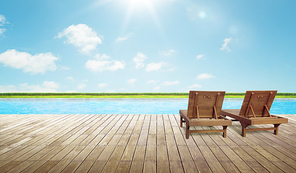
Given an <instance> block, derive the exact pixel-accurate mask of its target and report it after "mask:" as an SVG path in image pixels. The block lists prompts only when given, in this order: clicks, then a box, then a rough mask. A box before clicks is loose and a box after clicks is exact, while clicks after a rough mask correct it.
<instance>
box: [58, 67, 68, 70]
mask: <svg viewBox="0 0 296 173" xmlns="http://www.w3.org/2000/svg"><path fill="white" fill-rule="evenodd" d="M59 69H60V70H70V67H66V66H61V67H59Z"/></svg>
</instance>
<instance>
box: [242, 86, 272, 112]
mask: <svg viewBox="0 0 296 173" xmlns="http://www.w3.org/2000/svg"><path fill="white" fill-rule="evenodd" d="M276 93H277V91H276V90H272V91H247V92H246V95H245V98H244V101H243V104H242V107H241V110H240V113H239V115H240V116H243V117H248V118H256V117H270V116H271V115H270V112H269V110H270V107H271V105H272V102H273V100H274V98H275V95H276Z"/></svg>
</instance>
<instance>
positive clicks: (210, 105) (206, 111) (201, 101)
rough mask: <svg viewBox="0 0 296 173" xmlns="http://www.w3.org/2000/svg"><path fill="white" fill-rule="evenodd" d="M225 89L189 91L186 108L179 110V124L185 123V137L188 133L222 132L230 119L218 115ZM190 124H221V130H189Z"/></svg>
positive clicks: (224, 135)
mask: <svg viewBox="0 0 296 173" xmlns="http://www.w3.org/2000/svg"><path fill="white" fill-rule="evenodd" d="M224 95H225V91H190V92H189V100H188V109H187V110H180V111H179V112H180V126H181V127H182V123H183V122H185V123H186V139H188V138H189V133H203V132H204V133H207V132H223V137H224V138H226V130H227V126H229V125H231V123H232V121H231V120H228V119H226V118H225V117H222V116H220V112H221V109H222V104H223V100H224ZM190 126H223V130H189V128H190Z"/></svg>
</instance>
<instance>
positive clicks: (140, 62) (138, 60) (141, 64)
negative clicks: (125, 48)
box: [133, 52, 147, 69]
mask: <svg viewBox="0 0 296 173" xmlns="http://www.w3.org/2000/svg"><path fill="white" fill-rule="evenodd" d="M146 59H147V56H146V55H144V54H143V53H142V52H138V53H137V56H135V57H134V58H133V61H134V62H135V63H136V68H137V69H139V68H142V67H144V66H145V64H144V61H145V60H146Z"/></svg>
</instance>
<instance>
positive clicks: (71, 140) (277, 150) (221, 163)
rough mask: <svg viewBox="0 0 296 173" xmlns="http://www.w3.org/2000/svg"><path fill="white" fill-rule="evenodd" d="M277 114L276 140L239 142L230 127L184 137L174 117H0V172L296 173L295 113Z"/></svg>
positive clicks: (255, 135) (256, 135)
mask: <svg viewBox="0 0 296 173" xmlns="http://www.w3.org/2000/svg"><path fill="white" fill-rule="evenodd" d="M281 116H283V117H286V118H288V119H289V123H287V124H282V125H281V126H280V134H279V135H274V134H273V131H250V132H248V136H247V137H242V136H241V135H240V134H241V126H240V124H239V122H233V125H232V126H229V127H228V130H227V133H228V135H227V138H223V137H222V136H221V134H220V133H192V134H190V136H189V139H186V129H185V127H180V126H179V123H178V122H179V115H172V114H164V115H156V114H153V115H148V114H147V115H142V114H141V115H139V114H135V115H134V114H118V115H117V114H104V115H101V114H98V115H97V114H89V115H80V114H75V115H57V114H54V115H51V114H48V115H33V114H29V115H13V114H3V115H0V173H2V172H13V173H14V172H52V173H56V172H108V173H109V172H126V173H128V172H260V173H262V172H296V164H295V163H296V133H295V132H296V115H291V114H290V115H289V114H286V115H281ZM257 127H258V126H256V127H255V126H250V127H249V128H257ZM259 127H260V128H268V127H269V126H268V125H260V126H259ZM192 128H193V129H194V130H213V129H214V128H217V127H192ZM218 128H222V127H218Z"/></svg>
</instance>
